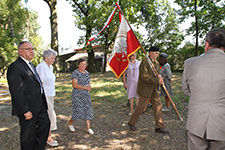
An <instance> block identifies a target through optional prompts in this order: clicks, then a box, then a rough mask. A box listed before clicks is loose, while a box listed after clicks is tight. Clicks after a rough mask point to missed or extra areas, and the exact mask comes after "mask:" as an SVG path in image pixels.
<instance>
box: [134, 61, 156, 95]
mask: <svg viewBox="0 0 225 150" xmlns="http://www.w3.org/2000/svg"><path fill="white" fill-rule="evenodd" d="M150 59H151V58H150ZM152 62H153V61H152ZM153 64H154V65H155V67H156V69H157V71H158V70H159V63H158V62H157V61H155V62H153ZM158 88H159V78H158V77H155V75H154V73H153V71H152V69H151V67H150V65H149V64H148V60H147V58H146V57H145V58H144V59H143V60H142V62H141V64H140V66H139V78H138V85H137V93H138V95H139V96H141V97H148V98H151V97H159V90H158Z"/></svg>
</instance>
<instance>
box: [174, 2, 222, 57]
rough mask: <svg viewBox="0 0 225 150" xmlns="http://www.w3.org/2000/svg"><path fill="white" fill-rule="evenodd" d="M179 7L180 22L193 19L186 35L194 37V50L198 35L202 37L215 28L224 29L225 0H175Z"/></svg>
mask: <svg viewBox="0 0 225 150" xmlns="http://www.w3.org/2000/svg"><path fill="white" fill-rule="evenodd" d="M175 3H177V4H178V5H179V6H180V7H181V9H179V10H178V13H179V16H180V22H183V21H184V20H186V19H189V18H191V17H194V18H195V19H194V21H193V22H192V23H191V26H190V27H189V28H188V30H187V35H194V36H195V38H196V42H195V50H196V55H198V54H199V52H198V45H199V40H198V39H199V37H200V38H203V37H204V36H205V34H206V33H207V32H209V31H210V30H212V29H216V28H223V29H225V21H224V20H225V1H224V0H194V1H192V0H175Z"/></svg>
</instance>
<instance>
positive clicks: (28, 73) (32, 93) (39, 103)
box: [7, 57, 47, 115]
mask: <svg viewBox="0 0 225 150" xmlns="http://www.w3.org/2000/svg"><path fill="white" fill-rule="evenodd" d="M7 80H8V85H9V91H10V94H11V99H12V115H23V114H24V113H26V112H28V111H31V112H32V113H33V114H38V113H39V112H40V111H41V110H47V103H46V99H45V95H44V91H43V94H41V87H40V84H39V82H38V80H37V78H36V77H35V75H34V74H33V71H32V70H31V69H30V67H29V66H28V65H27V64H26V62H25V61H24V60H23V59H22V58H20V57H19V58H18V59H17V60H16V61H15V62H13V63H12V64H11V65H10V66H9V68H8V71H7Z"/></svg>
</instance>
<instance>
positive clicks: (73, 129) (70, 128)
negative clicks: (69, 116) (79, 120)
mask: <svg viewBox="0 0 225 150" xmlns="http://www.w3.org/2000/svg"><path fill="white" fill-rule="evenodd" d="M67 124H68V127H69V130H70V131H71V132H74V131H75V128H74V126H73V125H70V124H69V122H67Z"/></svg>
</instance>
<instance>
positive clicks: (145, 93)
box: [128, 46, 169, 134]
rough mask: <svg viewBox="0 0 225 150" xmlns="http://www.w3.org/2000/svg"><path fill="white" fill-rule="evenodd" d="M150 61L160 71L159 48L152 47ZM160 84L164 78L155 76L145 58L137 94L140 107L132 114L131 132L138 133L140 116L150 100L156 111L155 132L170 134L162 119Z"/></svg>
mask: <svg viewBox="0 0 225 150" xmlns="http://www.w3.org/2000/svg"><path fill="white" fill-rule="evenodd" d="M148 51H149V59H150V60H151V61H152V63H153V64H154V66H155V68H156V70H157V71H159V63H158V62H157V60H156V59H157V57H158V56H159V48H158V47H156V46H153V47H151V48H150V49H149V50H148ZM159 84H163V78H162V77H161V76H160V75H158V77H156V76H155V75H154V72H153V70H152V69H151V67H150V65H149V63H148V59H147V58H146V57H145V58H144V59H143V60H142V62H141V64H140V67H139V79H138V85H137V93H138V95H139V97H140V98H139V105H138V107H137V108H136V109H135V111H134V113H133V114H132V116H131V118H130V120H129V122H128V125H129V127H130V130H131V131H136V130H137V128H136V127H135V124H136V122H137V120H138V118H139V116H140V115H141V114H142V113H143V112H144V110H145V108H146V107H147V105H148V101H149V99H151V102H152V107H153V111H154V119H155V126H156V127H155V132H156V133H162V134H166V133H169V132H168V131H167V130H166V129H165V128H164V124H163V119H162V103H161V101H160V97H159Z"/></svg>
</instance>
